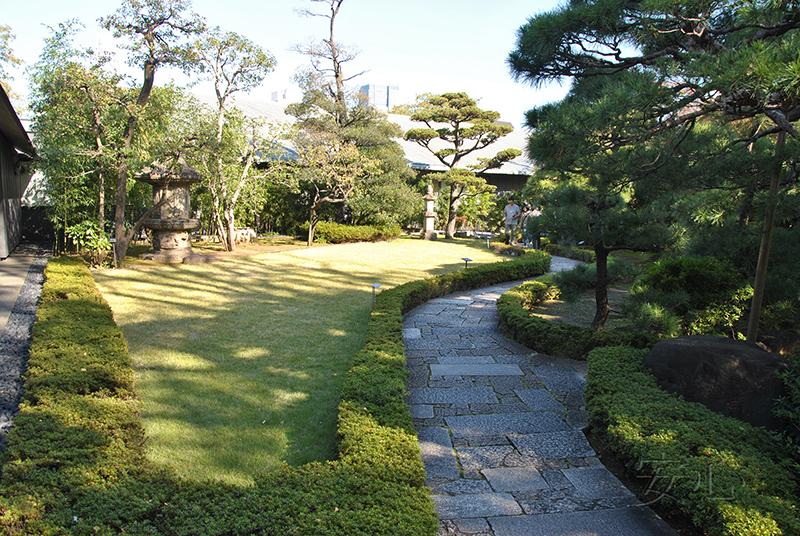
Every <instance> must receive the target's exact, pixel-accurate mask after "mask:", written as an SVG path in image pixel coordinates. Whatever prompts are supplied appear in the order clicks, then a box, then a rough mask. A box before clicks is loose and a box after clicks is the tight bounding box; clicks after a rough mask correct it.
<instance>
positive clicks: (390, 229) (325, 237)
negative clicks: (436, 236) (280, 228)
mask: <svg viewBox="0 0 800 536" xmlns="http://www.w3.org/2000/svg"><path fill="white" fill-rule="evenodd" d="M402 232H403V229H402V228H401V227H400V226H399V225H344V224H341V223H334V222H330V221H321V222H318V223H317V227H316V229H315V230H314V241H316V242H320V243H327V244H344V243H346V242H379V241H383V240H394V239H395V238H397V237H398V236H400V234H402ZM300 234H302V235H305V236H307V235H308V222H306V223H304V224H303V225H302V226H300Z"/></svg>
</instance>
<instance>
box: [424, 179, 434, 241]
mask: <svg viewBox="0 0 800 536" xmlns="http://www.w3.org/2000/svg"><path fill="white" fill-rule="evenodd" d="M422 199H424V200H425V212H423V214H422V215H423V219H424V225H423V227H422V233H421V234H422V238H423V240H436V231H434V230H433V223H434V221H435V220H436V211H435V210H434V209H433V202H434V201H435V200H436V196H434V195H433V186H431V185H430V184H429V185H428V190H427V191H426V192H425V195H423V196H422Z"/></svg>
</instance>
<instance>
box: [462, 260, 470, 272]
mask: <svg viewBox="0 0 800 536" xmlns="http://www.w3.org/2000/svg"><path fill="white" fill-rule="evenodd" d="M461 259H462V260H463V261H464V269H465V270H466V269H467V265H468V264H469V263H471V262H472V259H468V258H466V257H461Z"/></svg>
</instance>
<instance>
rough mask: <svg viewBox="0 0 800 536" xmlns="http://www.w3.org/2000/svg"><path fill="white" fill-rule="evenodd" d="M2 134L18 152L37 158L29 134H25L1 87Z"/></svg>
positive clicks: (0, 120)
mask: <svg viewBox="0 0 800 536" xmlns="http://www.w3.org/2000/svg"><path fill="white" fill-rule="evenodd" d="M0 133H2V134H3V136H4V137H5V138H6V139H7V140H8V141H9V142H10V143H11V145H12V146H13V147H14V148H15V149H16V150H17V151H19V152H21V153H25V154H26V155H28V156H30V157H35V156H36V150H35V149H34V148H33V144H32V143H31V140H30V138H29V137H28V133H27V132H25V128H24V127H23V126H22V123H21V122H20V120H19V117H18V116H17V113H16V112H15V111H14V107H13V106H12V105H11V101H10V100H9V99H8V95H6V92H5V90H4V89H3V87H2V86H0Z"/></svg>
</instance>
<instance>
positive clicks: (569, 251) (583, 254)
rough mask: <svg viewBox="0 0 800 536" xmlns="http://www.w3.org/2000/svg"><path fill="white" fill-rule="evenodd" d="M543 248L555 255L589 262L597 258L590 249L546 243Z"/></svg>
mask: <svg viewBox="0 0 800 536" xmlns="http://www.w3.org/2000/svg"><path fill="white" fill-rule="evenodd" d="M544 250H545V251H547V252H548V253H549V254H551V255H555V256H556V257H566V258H568V259H574V260H576V261H581V262H585V263H589V264H591V263H593V262H595V261H596V260H597V259H596V256H595V253H594V251H592V250H591V249H583V248H576V247H570V246H562V245H561V244H546V245H545V246H544Z"/></svg>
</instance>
